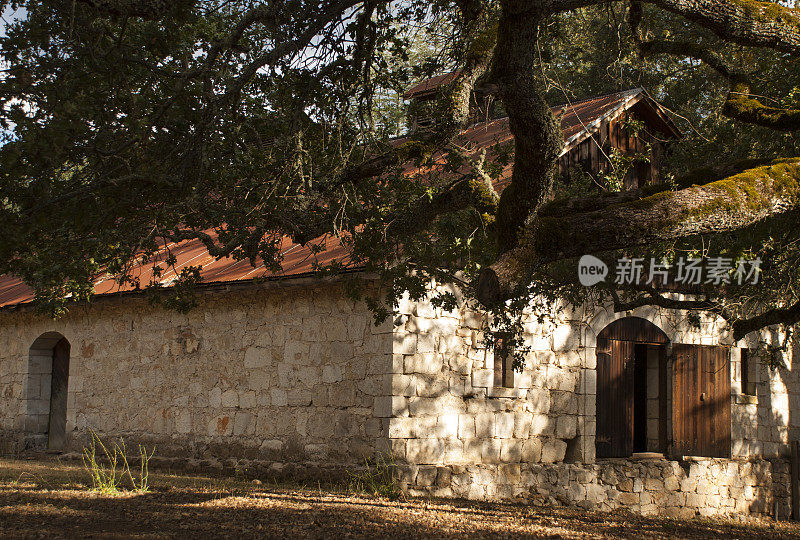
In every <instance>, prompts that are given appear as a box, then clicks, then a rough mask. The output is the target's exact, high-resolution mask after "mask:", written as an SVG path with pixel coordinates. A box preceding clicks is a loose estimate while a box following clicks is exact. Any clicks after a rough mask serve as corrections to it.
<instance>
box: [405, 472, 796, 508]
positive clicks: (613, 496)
mask: <svg viewBox="0 0 800 540" xmlns="http://www.w3.org/2000/svg"><path fill="white" fill-rule="evenodd" d="M771 469H772V466H771V464H770V462H769V461H766V460H730V459H720V458H708V459H691V460H686V461H680V462H679V461H668V460H664V459H658V460H628V459H606V460H600V461H598V462H597V463H595V464H569V463H559V464H549V465H543V464H528V463H521V464H502V465H467V466H463V465H450V466H433V465H420V466H416V465H410V466H406V467H404V468H403V469H402V471H401V472H400V475H399V477H400V481H401V483H402V486H403V487H404V488H405V489H407V490H408V491H409V492H410V493H412V494H414V495H437V496H444V497H464V498H468V499H481V500H499V499H514V498H516V499H518V500H524V501H528V502H530V503H532V504H540V505H567V506H578V507H581V508H585V509H587V510H603V511H609V510H616V509H625V510H629V511H631V512H636V513H640V514H644V515H651V514H659V515H666V516H672V517H681V518H689V517H694V516H718V515H733V514H736V515H761V514H766V513H768V512H770V511H771V510H772V502H773V499H772V492H773V486H772V474H771ZM782 515H783V516H784V517H785V516H786V515H787V514H785V513H783V514H782Z"/></svg>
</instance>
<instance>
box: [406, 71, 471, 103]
mask: <svg viewBox="0 0 800 540" xmlns="http://www.w3.org/2000/svg"><path fill="white" fill-rule="evenodd" d="M456 75H458V71H453V72H451V73H445V74H444V75H437V76H435V77H431V78H430V79H425V80H424V81H422V82H421V83H419V84H417V85H416V86H412V87H411V88H409V89H408V90H406V91H405V93H404V94H403V97H404V98H406V99H412V98H416V97H420V96H423V95H426V94H432V93H434V92H436V90H437V89H438V88H439V87H440V86H442V85H445V84H447V83H449V82H451V81H452V80H453V79H455V78H456Z"/></svg>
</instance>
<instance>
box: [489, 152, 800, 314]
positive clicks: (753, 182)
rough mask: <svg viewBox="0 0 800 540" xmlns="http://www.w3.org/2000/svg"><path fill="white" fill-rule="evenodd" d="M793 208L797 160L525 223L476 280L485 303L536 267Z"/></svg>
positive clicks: (736, 225) (798, 189)
mask: <svg viewBox="0 0 800 540" xmlns="http://www.w3.org/2000/svg"><path fill="white" fill-rule="evenodd" d="M799 206H800V158H793V159H785V160H776V161H774V162H772V163H771V164H770V165H765V166H762V167H758V168H755V169H750V170H747V171H745V172H743V173H739V174H737V175H734V176H731V177H729V178H725V179H723V180H717V181H716V182H712V183H710V184H706V185H704V186H692V187H689V188H685V189H682V190H679V191H666V192H661V193H657V194H655V195H651V196H649V197H645V198H644V199H641V200H638V201H633V202H626V203H621V204H616V205H612V206H609V207H607V208H604V209H602V210H595V211H592V212H586V213H579V214H571V215H566V216H563V217H553V216H551V217H540V218H536V219H534V220H532V221H531V222H530V223H529V224H528V225H527V226H526V228H525V230H524V231H523V232H522V233H521V238H520V243H519V246H517V247H516V248H514V250H512V251H509V252H508V253H505V254H504V255H502V256H501V257H500V258H499V259H498V260H497V262H495V263H494V264H493V265H492V266H491V267H488V268H485V269H484V270H483V271H482V272H481V275H480V276H479V277H478V283H477V294H478V299H479V300H480V301H481V302H482V303H484V304H486V305H494V304H496V303H497V302H498V301H501V300H503V299H505V298H508V297H510V296H511V295H513V293H514V290H515V289H516V288H517V287H518V286H519V284H521V283H527V280H528V278H529V276H531V275H532V274H533V273H534V272H535V271H536V270H537V269H539V268H541V267H542V266H544V265H546V264H548V263H551V262H554V261H558V260H562V259H568V258H571V257H577V256H581V255H584V254H587V253H599V252H603V251H612V250H619V249H625V248H635V247H637V246H644V245H647V244H650V243H654V242H660V241H664V240H675V239H679V238H687V237H692V236H696V235H701V234H714V233H721V232H729V231H735V230H739V229H742V228H744V227H747V226H750V225H753V224H755V223H757V222H759V221H761V220H763V219H766V218H770V217H773V216H778V215H782V214H785V213H787V212H789V211H792V210H795V209H797V208H798V207H799Z"/></svg>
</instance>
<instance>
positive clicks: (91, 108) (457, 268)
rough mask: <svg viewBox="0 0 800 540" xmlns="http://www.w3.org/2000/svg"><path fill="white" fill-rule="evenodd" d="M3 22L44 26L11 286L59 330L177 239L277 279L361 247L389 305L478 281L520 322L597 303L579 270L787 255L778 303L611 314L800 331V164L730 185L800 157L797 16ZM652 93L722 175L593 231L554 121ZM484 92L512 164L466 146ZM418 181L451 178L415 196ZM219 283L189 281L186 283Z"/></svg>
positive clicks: (674, 7)
mask: <svg viewBox="0 0 800 540" xmlns="http://www.w3.org/2000/svg"><path fill="white" fill-rule="evenodd" d="M0 7H2V9H3V12H4V13H9V11H10V10H14V9H17V8H19V7H22V8H24V12H23V13H24V15H22V16H20V17H18V18H16V19H15V20H13V21H12V22H10V23H9V24H8V25H7V28H6V32H7V36H6V37H3V38H0V55H2V61H3V64H4V67H5V71H4V77H3V78H2V79H1V80H0V100H2V102H3V107H2V108H0V123H2V125H3V127H4V129H5V135H4V139H5V140H4V144H3V145H2V147H1V148H0V201H2V206H0V230H2V231H3V237H2V241H0V272H6V273H12V274H15V275H18V276H20V277H22V278H23V279H24V280H25V281H26V282H27V283H29V284H30V285H32V286H33V287H34V289H35V291H36V294H37V299H38V300H39V302H40V305H41V306H43V307H44V308H46V309H49V310H50V311H51V312H52V313H54V314H57V313H60V312H61V311H63V309H65V307H66V305H67V301H68V300H67V299H69V301H73V300H80V299H87V298H89V297H90V296H91V291H92V283H93V280H94V278H95V277H96V276H97V275H98V273H100V272H101V271H108V272H110V273H112V274H115V275H116V276H117V278H118V279H119V280H121V281H126V280H133V279H134V276H131V275H130V272H129V271H130V268H131V267H132V264H133V263H134V261H142V260H144V261H147V260H148V257H151V256H152V255H153V254H154V253H156V252H157V251H158V250H159V249H161V247H162V246H163V243H164V242H166V241H180V240H186V239H199V240H200V241H202V242H204V243H205V244H206V246H207V248H208V250H209V252H210V253H211V254H212V255H214V256H216V257H225V256H231V257H234V258H237V259H247V260H249V261H251V262H252V263H254V265H255V264H257V263H258V262H263V264H264V265H265V268H267V269H269V270H276V269H279V268H280V265H281V249H280V247H281V241H282V239H283V238H284V237H286V236H288V237H290V238H291V239H292V240H294V241H296V242H300V243H311V244H312V245H314V244H315V242H316V241H317V239H319V238H320V237H323V236H324V235H337V236H339V237H341V238H342V241H343V242H344V243H345V244H346V245H347V246H348V248H349V249H350V251H351V253H352V259H353V263H354V264H356V265H358V266H361V267H363V268H365V269H366V270H367V271H370V272H375V273H378V274H380V275H381V276H382V278H384V283H385V284H387V288H386V290H387V291H388V293H387V299H388V302H387V303H386V304H384V305H388V306H391V303H392V301H393V300H394V299H395V298H397V296H399V295H400V294H402V293H403V292H404V291H406V290H408V291H410V293H411V295H412V296H413V297H418V296H419V295H421V294H423V293H424V292H425V291H426V285H427V283H428V282H429V278H430V277H434V278H436V279H439V280H441V281H455V282H457V283H459V284H460V285H461V288H462V290H463V291H464V292H465V294H467V296H469V297H472V298H476V299H478V300H480V301H481V302H483V303H484V304H485V305H486V306H487V307H488V308H490V309H494V310H495V311H496V312H497V314H498V315H501V316H500V317H499V319H503V314H504V313H508V312H511V313H513V312H514V308H513V306H514V305H515V300H520V299H527V298H528V297H529V295H530V294H532V293H534V294H538V295H541V296H542V297H544V298H547V297H556V296H562V297H567V298H570V299H575V300H576V301H578V300H580V299H581V296H582V295H586V294H588V293H587V291H586V290H585V289H582V288H580V287H578V286H576V284H575V283H574V281H575V276H574V267H572V268H573V270H571V271H564V270H563V269H564V268H566V267H567V266H568V264H571V263H569V261H570V260H571V258H572V257H574V256H576V255H579V254H580V253H596V254H604V253H605V254H608V252H612V253H618V252H625V253H626V254H633V253H640V254H648V255H655V256H657V257H667V258H674V257H675V256H676V254H678V253H689V252H698V251H700V252H703V251H704V250H705V251H708V247H709V246H712V249H711V251H710V252H712V253H717V254H724V255H726V256H729V257H732V258H735V257H737V256H742V255H744V254H747V255H748V256H761V257H762V259H763V260H764V261H765V264H764V266H763V268H764V279H763V280H762V282H761V284H760V286H759V287H758V288H753V287H733V286H731V287H727V288H725V290H724V291H712V290H708V291H705V293H703V295H702V298H700V299H699V300H698V299H693V300H691V301H686V302H685V303H681V302H680V301H677V300H675V299H674V298H673V297H670V296H662V294H661V293H659V292H657V291H653V290H644V291H643V290H638V289H635V288H632V289H631V290H628V291H622V293H620V291H617V290H608V291H605V292H603V293H602V294H608V295H611V296H612V297H613V298H614V300H615V302H616V304H617V306H618V307H620V309H622V308H623V307H626V306H632V305H646V304H652V305H664V306H666V307H677V308H687V309H692V310H702V311H711V312H714V313H716V314H718V315H720V316H722V317H724V318H726V319H728V321H729V322H730V324H731V325H732V326H733V327H734V328H735V329H736V332H737V335H743V333H746V332H747V331H750V330H754V329H757V328H760V327H761V326H764V325H765V324H776V323H785V324H793V323H795V322H797V321H798V320H800V308H798V305H800V304H798V301H799V300H800V299H799V298H798V297H797V292H796V290H797V289H796V285H797V283H798V277H800V276H798V265H797V264H796V260H797V257H796V256H795V254H800V252H799V251H798V250H797V240H798V238H797V227H796V226H795V224H796V212H797V205H798V195H800V187H798V181H797V180H798V176H800V173H798V167H797V163H796V160H795V159H789V160H783V161H775V162H770V163H766V162H763V161H762V162H759V163H758V164H757V166H755V165H754V167H749V168H742V166H741V162H738V163H739V165H734V166H733V169H731V168H727V169H726V168H725V167H720V166H721V165H723V164H724V162H727V161H730V162H734V161H737V160H740V159H741V158H747V157H761V158H763V157H770V158H776V159H777V158H793V157H794V156H795V155H796V150H797V149H796V146H797V143H796V141H795V139H794V136H793V135H794V132H795V131H796V130H797V128H798V127H800V112H798V111H799V110H800V104H798V103H796V99H797V97H798V96H800V91H798V90H797V87H796V82H797V79H798V73H797V68H796V63H797V59H798V58H800V16H799V15H798V13H797V12H796V11H795V10H794V9H792V8H789V7H785V6H783V5H780V4H774V3H769V2H759V1H753V0H701V1H692V2H688V1H686V0H649V1H646V2H639V1H633V2H620V3H616V4H608V3H604V2H593V1H587V0H581V1H576V0H539V1H533V2H531V1H525V2H523V1H517V0H502V1H499V2H493V1H477V0H458V1H454V2H447V1H435V2H421V1H416V0H405V1H402V2H388V1H375V0H368V1H353V0H330V1H324V2H308V1H306V0H287V1H281V2H277V1H271V0H212V1H199V0H194V1H193V0H184V1H180V2H167V1H163V0H57V1H52V2H41V1H33V0H32V1H28V2H11V1H2V2H0ZM454 69H457V76H455V77H454V78H453V80H452V81H451V82H449V83H448V84H446V85H444V86H443V87H442V88H441V90H440V91H439V93H438V94H437V98H436V100H435V101H434V102H433V105H432V107H431V110H430V111H429V112H430V113H431V114H433V115H434V117H435V118H436V122H435V124H434V126H433V127H430V128H428V129H424V130H418V131H415V132H413V133H410V134H409V135H408V136H407V137H406V138H405V139H404V140H403V142H402V144H400V143H398V142H397V141H396V140H393V139H392V137H393V136H395V135H397V134H398V131H399V130H400V129H401V128H400V124H401V119H400V116H401V115H400V114H399V111H400V110H401V109H402V105H401V104H399V96H400V94H401V93H402V91H403V90H404V89H406V88H408V87H409V86H410V85H411V84H412V83H414V82H417V81H419V80H420V79H422V78H424V77H425V76H430V75H433V74H436V73H442V72H448V71H451V70H454ZM640 84H645V85H646V86H647V87H648V88H650V89H652V90H653V91H654V92H655V94H656V96H657V97H659V98H661V99H663V101H664V102H665V103H666V104H667V106H668V107H670V108H671V109H673V110H674V111H675V112H676V114H677V117H679V118H682V120H678V121H684V122H685V127H686V129H687V131H689V132H690V135H689V136H688V137H687V140H686V141H685V142H684V143H683V144H682V146H681V147H680V148H678V149H676V151H675V152H674V154H673V171H674V173H675V178H676V179H677V178H681V177H683V175H685V174H687V173H688V172H689V169H691V168H693V167H689V166H687V163H692V164H696V165H697V166H701V165H714V166H716V167H717V168H716V169H714V170H709V169H704V170H703V171H702V172H699V173H693V174H689V176H686V178H688V179H690V180H691V182H688V183H686V184H685V185H682V184H681V181H679V180H676V181H675V182H673V183H672V184H670V185H664V186H662V188H661V190H660V191H658V192H657V193H653V192H648V193H633V194H628V195H626V196H625V197H624V200H621V199H619V198H618V197H615V196H611V197H605V198H602V200H601V199H598V203H597V206H596V207H594V208H592V209H591V211H583V212H577V213H576V211H573V210H574V209H575V208H577V207H579V206H580V205H576V204H574V202H571V201H560V202H558V203H549V205H548V204H547V203H548V201H550V200H551V199H552V196H553V193H554V189H555V171H556V159H557V158H558V156H559V154H560V152H561V150H562V145H563V137H562V135H561V131H560V124H559V122H558V119H557V118H556V117H555V116H554V115H553V112H552V110H551V105H553V104H555V102H557V101H558V102H562V101H564V100H565V99H575V98H579V97H585V96H587V95H591V94H596V93H600V92H602V91H608V90H614V89H619V88H624V87H630V86H634V85H640ZM479 85H480V86H482V87H485V86H487V85H492V87H495V88H496V89H497V95H498V97H499V99H500V100H501V102H502V106H503V108H504V110H505V112H506V113H507V114H508V116H509V122H510V129H511V132H512V133H513V135H514V147H513V149H503V148H497V149H495V152H494V153H493V154H492V156H491V158H490V159H487V158H486V154H485V153H480V152H478V153H476V152H474V151H472V150H471V149H469V148H464V147H462V146H460V145H459V144H458V141H457V136H458V134H459V133H460V132H461V131H462V130H463V129H464V128H465V127H467V125H468V124H469V123H470V122H471V121H472V116H471V114H470V100H471V97H472V95H473V90H474V89H475V88H476V87H477V86H479ZM767 96H769V97H767ZM510 150H513V152H512V151H510ZM753 154H757V155H753ZM709 158H713V159H710V160H709ZM509 159H513V162H514V168H513V176H512V179H511V183H510V185H509V186H508V187H507V188H506V189H505V190H504V191H503V192H502V194H500V195H498V194H497V193H496V192H495V190H494V188H493V187H492V181H493V179H495V178H496V176H497V175H498V174H499V172H500V170H501V167H498V162H499V161H503V160H509ZM434 161H435V162H436V163H437V166H436V167H429V166H430V165H432V164H433V163H434ZM707 161H710V162H711V163H707ZM410 167H417V168H420V167H422V168H426V167H427V169H426V170H429V172H428V173H427V174H425V175H424V180H421V179H420V178H419V177H409V176H408V175H406V174H404V172H405V171H407V170H408V169H409V168H410ZM465 171H468V172H465ZM719 171H728V172H729V174H724V175H723V176H719V174H718V173H719ZM731 171H734V172H731ZM692 184H701V185H702V186H701V187H697V186H695V187H692ZM703 184H704V185H703ZM553 204H561V205H563V206H562V208H563V211H562V212H560V213H559V212H556V213H555V214H554V213H553V210H552V209H553ZM211 232H213V234H210V233H211ZM578 246H579V247H580V249H579V250H578V251H576V249H578ZM579 252H580V253H579ZM167 264H169V261H167ZM565 265H567V266H565ZM337 270H340V268H339V267H338V266H335V265H334V266H332V267H328V268H320V271H321V272H326V271H327V272H335V271H337ZM196 280H197V275H196V273H192V272H191V271H186V272H184V274H183V275H182V277H181V279H180V280H179V284H181V283H182V281H183V282H186V283H187V284H191V282H193V281H196ZM141 285H142V286H147V285H148V284H141ZM176 290H180V291H181V294H182V295H184V294H185V293H186V291H185V289H183V288H176ZM620 294H622V296H620ZM437 301H438V302H440V303H442V304H444V305H450V304H452V302H453V301H454V298H453V297H451V296H449V295H443V296H440V297H439V298H438V299H437ZM370 302H371V304H372V305H373V306H374V307H375V309H376V311H377V312H379V313H380V312H381V311H382V310H384V309H385V308H381V307H380V306H381V304H380V303H379V302H377V301H376V299H371V300H370ZM517 303H518V302H517ZM509 306H511V307H510V308H509ZM499 307H500V308H499ZM498 308H499V309H498ZM506 308H509V309H506ZM508 324H512V323H508Z"/></svg>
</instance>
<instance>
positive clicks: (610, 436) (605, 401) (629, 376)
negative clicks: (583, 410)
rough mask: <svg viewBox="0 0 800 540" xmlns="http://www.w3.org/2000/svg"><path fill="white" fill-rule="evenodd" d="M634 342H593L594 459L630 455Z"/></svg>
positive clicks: (631, 445) (606, 340)
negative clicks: (594, 379) (594, 387)
mask: <svg viewBox="0 0 800 540" xmlns="http://www.w3.org/2000/svg"><path fill="white" fill-rule="evenodd" d="M635 345H636V344H635V343H634V342H632V341H621V340H616V339H598V340H597V435H596V436H597V440H596V442H597V457H601V458H604V457H627V456H630V455H631V454H632V453H633V396H634V394H633V376H634V372H633V370H634V363H635V360H634V355H635V352H634V351H635Z"/></svg>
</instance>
